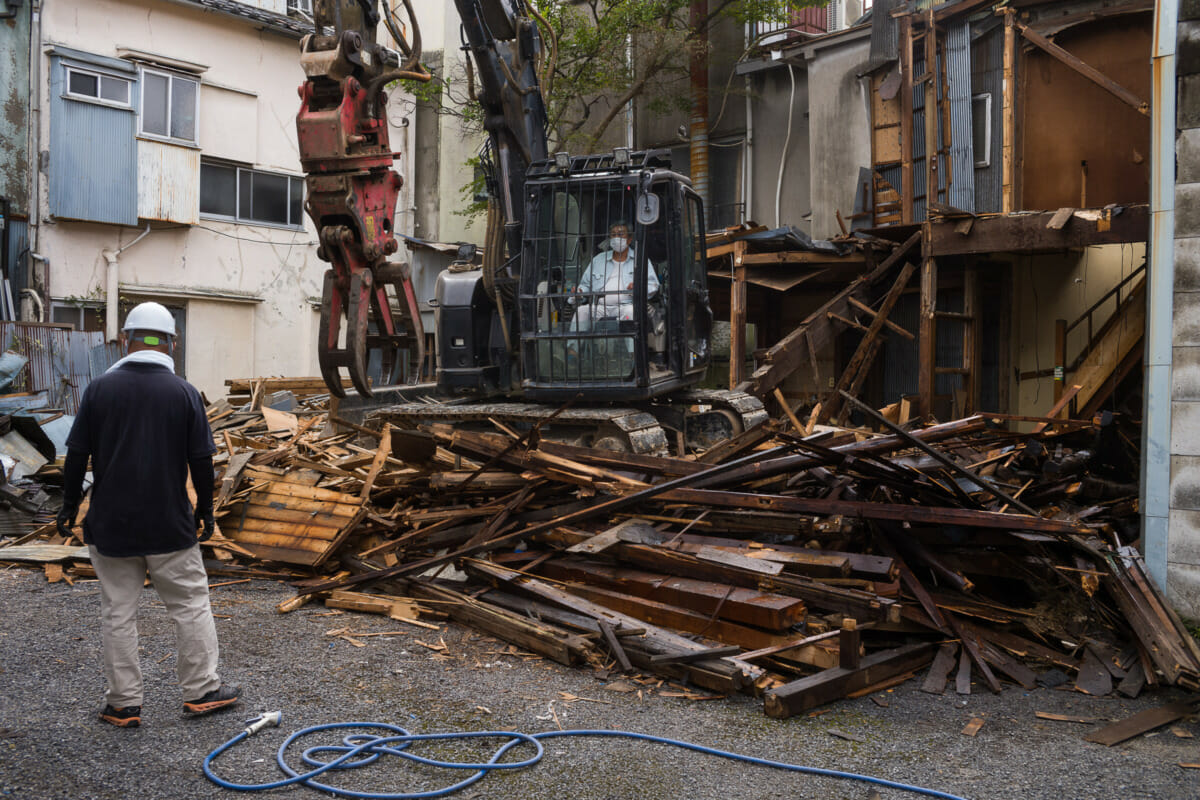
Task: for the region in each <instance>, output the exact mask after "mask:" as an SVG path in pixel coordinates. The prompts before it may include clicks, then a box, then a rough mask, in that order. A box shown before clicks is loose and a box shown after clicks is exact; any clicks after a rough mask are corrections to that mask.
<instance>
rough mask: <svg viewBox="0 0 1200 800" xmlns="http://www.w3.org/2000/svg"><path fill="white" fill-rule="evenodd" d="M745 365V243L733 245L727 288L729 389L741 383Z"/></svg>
mask: <svg viewBox="0 0 1200 800" xmlns="http://www.w3.org/2000/svg"><path fill="white" fill-rule="evenodd" d="M745 363H746V243H745V242H734V243H733V282H732V283H731V284H730V286H729V388H730V389H733V388H735V387H737V386H738V385H740V384H741V382H742V377H743V376H742V370H743V369H744V368H745Z"/></svg>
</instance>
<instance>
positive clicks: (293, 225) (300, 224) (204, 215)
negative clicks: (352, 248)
mask: <svg viewBox="0 0 1200 800" xmlns="http://www.w3.org/2000/svg"><path fill="white" fill-rule="evenodd" d="M205 167H222V168H225V169H232V170H234V173H233V215H232V216H230V215H227V214H217V213H214V212H212V211H205V210H204V209H203V208H201V209H199V214H200V218H201V219H211V220H219V221H221V222H232V223H234V224H235V225H261V226H265V227H268V228H280V229H282V230H288V231H300V230H304V220H305V218H306V216H307V215H306V214H305V213H304V191H305V188H306V187H305V185H304V176H303V175H294V174H292V173H290V172H275V171H273V170H266V169H256V168H255V167H247V166H244V165H242V164H233V163H229V162H227V161H217V160H215V159H201V160H200V191H199V195H200V197H201V198H202V197H203V194H204V168H205ZM243 172H248V173H251V174H252V175H253V174H259V175H268V176H271V177H275V178H287V180H288V190H287V209H288V219H289V221H288V222H287V223H281V222H272V221H269V220H259V219H254V218H252V217H243V216H241V208H242V173H243ZM293 182H298V183H299V185H300V219H299V221H297V222H292V221H291V213H292V199H291V198H292V184H293ZM199 202H200V200H199V199H198V200H197V203H199Z"/></svg>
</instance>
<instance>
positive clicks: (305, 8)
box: [287, 0, 312, 17]
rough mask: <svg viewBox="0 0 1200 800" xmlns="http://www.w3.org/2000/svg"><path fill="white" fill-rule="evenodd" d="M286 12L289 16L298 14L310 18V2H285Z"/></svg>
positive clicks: (304, 0)
mask: <svg viewBox="0 0 1200 800" xmlns="http://www.w3.org/2000/svg"><path fill="white" fill-rule="evenodd" d="M287 10H288V13H289V14H295V13H296V12H300V13H302V14H306V15H308V16H310V17H311V16H312V0H287Z"/></svg>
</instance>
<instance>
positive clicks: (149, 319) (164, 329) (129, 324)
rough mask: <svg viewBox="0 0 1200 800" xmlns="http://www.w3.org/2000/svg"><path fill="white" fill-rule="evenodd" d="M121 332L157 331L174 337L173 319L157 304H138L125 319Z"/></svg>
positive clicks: (168, 312)
mask: <svg viewBox="0 0 1200 800" xmlns="http://www.w3.org/2000/svg"><path fill="white" fill-rule="evenodd" d="M121 330H123V331H158V332H159V333H165V334H167V335H168V336H174V335H175V317H173V316H171V312H170V311H167V309H166V308H165V307H164V306H162V305H160V304H158V303H139V304H138V305H136V306H134V307H133V310H132V311H130V312H129V316H127V317H126V318H125V327H123V328H121Z"/></svg>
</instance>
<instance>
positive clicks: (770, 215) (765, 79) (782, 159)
mask: <svg viewBox="0 0 1200 800" xmlns="http://www.w3.org/2000/svg"><path fill="white" fill-rule="evenodd" d="M793 77H794V79H795V84H794V87H795V88H794V92H793V83H792V78H793ZM751 92H752V95H751V101H752V103H753V119H752V122H751V124H752V126H753V141H752V144H751V147H752V155H751V159H750V160H751V166H750V196H749V212H748V213H749V217H750V218H751V219H753V220H754V221H755V222H758V223H761V224H763V225H767V226H770V227H775V225H776V224H779V225H795V226H796V227H798V228H800V229H801V230H803V231H805V232H811V229H812V226H811V219H810V218H809V216H808V215H809V214H810V212H811V211H812V205H811V202H810V197H811V187H810V180H811V176H810V173H809V122H808V111H809V75H808V72H807V70H806V69H805V68H804V65H803V64H802V63H801V64H799V65H795V64H793V65H792V66H791V76H789V67H788V64H786V63H783V62H779V63H778V64H777V65H775V66H773V67H772V68H770V69H766V70H763V71H761V72H756V73H753V74H752V76H751ZM789 108H790V109H791V125H790V126H789V124H788V110H789ZM789 130H790V135H789ZM785 148H786V150H785ZM781 164H782V170H781V169H780V165H781ZM853 177H854V176H851V180H853ZM777 193H778V199H779V202H778V204H776V195H777Z"/></svg>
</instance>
